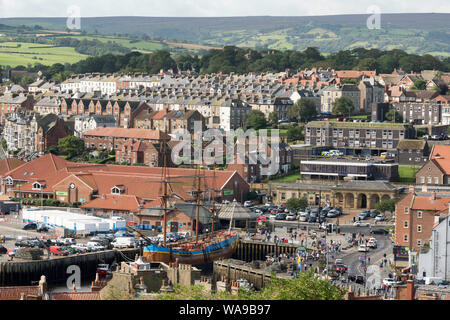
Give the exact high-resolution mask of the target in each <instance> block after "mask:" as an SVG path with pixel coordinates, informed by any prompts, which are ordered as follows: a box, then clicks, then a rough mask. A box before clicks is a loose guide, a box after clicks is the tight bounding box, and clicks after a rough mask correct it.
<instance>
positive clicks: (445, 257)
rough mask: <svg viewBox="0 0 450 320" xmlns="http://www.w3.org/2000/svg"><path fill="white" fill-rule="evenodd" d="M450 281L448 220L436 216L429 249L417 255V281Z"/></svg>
mask: <svg viewBox="0 0 450 320" xmlns="http://www.w3.org/2000/svg"><path fill="white" fill-rule="evenodd" d="M424 278H441V279H442V280H444V281H449V280H450V218H449V216H440V217H439V216H436V218H435V224H434V227H433V230H432V235H431V238H430V248H429V250H428V251H427V252H422V253H420V254H419V267H418V272H417V279H424Z"/></svg>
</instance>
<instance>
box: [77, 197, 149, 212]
mask: <svg viewBox="0 0 450 320" xmlns="http://www.w3.org/2000/svg"><path fill="white" fill-rule="evenodd" d="M139 205H140V202H139V199H138V198H137V197H136V196H134V195H112V194H108V195H105V196H104V197H99V198H96V199H94V200H92V201H90V202H88V203H86V204H84V205H82V206H81V207H82V208H89V209H107V210H121V211H130V212H137V211H138V210H139Z"/></svg>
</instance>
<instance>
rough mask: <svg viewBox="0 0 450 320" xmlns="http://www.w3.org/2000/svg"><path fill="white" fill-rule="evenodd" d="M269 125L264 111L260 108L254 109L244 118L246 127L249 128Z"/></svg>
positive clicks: (256, 128) (261, 127) (260, 127)
mask: <svg viewBox="0 0 450 320" xmlns="http://www.w3.org/2000/svg"><path fill="white" fill-rule="evenodd" d="M265 127H267V120H266V117H265V116H264V113H262V111H259V110H252V111H251V112H250V113H249V114H248V116H247V117H246V118H245V120H244V128H245V130H247V129H250V128H251V129H255V130H259V129H263V128H265Z"/></svg>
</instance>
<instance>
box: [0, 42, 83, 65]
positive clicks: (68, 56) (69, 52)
mask: <svg viewBox="0 0 450 320" xmlns="http://www.w3.org/2000/svg"><path fill="white" fill-rule="evenodd" d="M18 45H19V47H18ZM87 57H88V56H86V55H84V54H80V53H78V52H76V51H75V49H74V48H69V47H53V46H50V45H45V44H38V43H25V42H0V65H5V66H8V65H9V66H11V67H15V66H18V65H24V66H27V65H28V64H32V65H33V64H35V63H41V64H43V65H52V64H54V63H63V64H64V63H76V62H78V61H80V60H83V59H86V58H87Z"/></svg>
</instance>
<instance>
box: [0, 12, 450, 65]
mask: <svg viewBox="0 0 450 320" xmlns="http://www.w3.org/2000/svg"><path fill="white" fill-rule="evenodd" d="M368 17H369V15H362V14H361V15H336V16H309V17H272V16H267V17H226V18H164V17H100V18H83V19H82V21H81V25H82V29H83V30H85V31H87V32H88V33H94V32H98V33H99V34H114V33H119V34H122V35H123V34H130V35H131V34H134V35H143V34H146V35H148V36H149V37H151V38H161V39H164V40H169V41H172V42H184V43H193V44H198V45H205V46H213V47H223V46H224V45H237V46H239V47H251V48H270V49H294V50H304V49H306V48H307V47H311V46H313V47H317V48H319V49H320V51H321V52H324V53H329V52H336V51H338V50H345V49H352V48H355V47H364V48H379V49H381V50H389V49H394V48H397V49H402V50H405V51H407V52H408V53H416V54H425V53H431V54H433V55H438V56H450V32H449V30H450V14H446V13H442V14H435V13H426V14H383V15H382V16H381V29H379V30H369V29H368V28H367V26H366V20H367V18H368ZM0 23H2V24H6V25H11V26H20V25H27V26H35V25H40V26H42V27H43V28H44V29H49V30H65V28H66V19H65V18H4V19H0Z"/></svg>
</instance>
